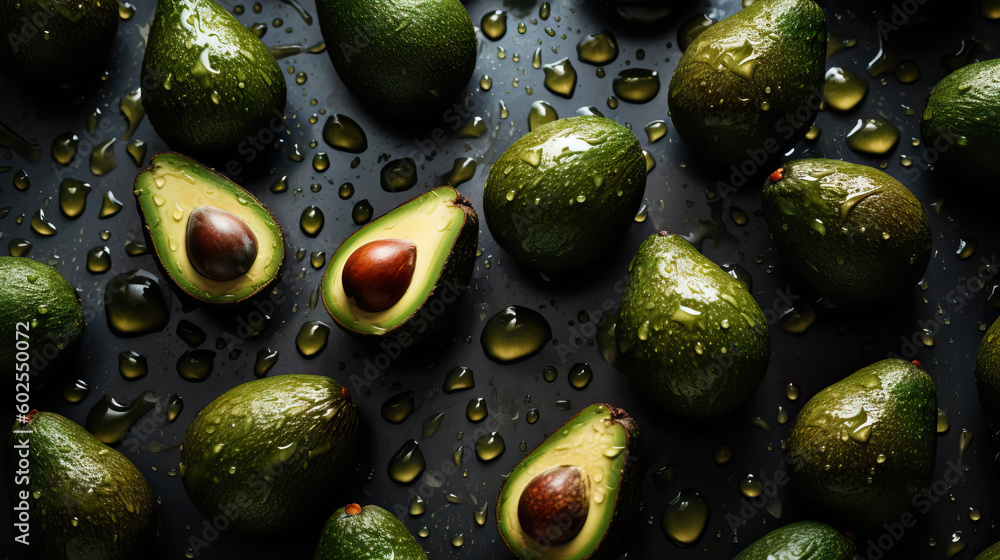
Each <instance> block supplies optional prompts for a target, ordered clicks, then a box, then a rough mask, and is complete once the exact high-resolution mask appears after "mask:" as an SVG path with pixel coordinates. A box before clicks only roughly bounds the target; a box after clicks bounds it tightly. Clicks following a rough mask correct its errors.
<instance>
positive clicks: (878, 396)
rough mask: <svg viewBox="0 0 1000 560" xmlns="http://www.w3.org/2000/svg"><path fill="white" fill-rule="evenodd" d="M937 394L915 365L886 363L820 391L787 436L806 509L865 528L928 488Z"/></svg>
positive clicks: (796, 485)
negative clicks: (807, 506)
mask: <svg viewBox="0 0 1000 560" xmlns="http://www.w3.org/2000/svg"><path fill="white" fill-rule="evenodd" d="M936 432H937V389H936V387H935V384H934V380H933V379H931V376H930V375H928V374H927V373H926V372H925V371H924V370H922V369H921V368H920V366H919V365H917V364H916V363H911V362H907V361H904V360H897V359H886V360H882V361H880V362H876V363H874V364H872V365H870V366H868V367H865V368H862V369H860V370H858V371H856V372H854V373H853V374H851V375H849V376H847V377H846V378H844V379H842V380H841V381H838V382H836V383H834V384H832V385H830V386H829V387H827V388H825V389H823V390H822V391H820V392H819V393H816V395H814V396H813V397H812V398H811V399H809V401H808V402H807V403H806V404H805V406H803V407H802V410H801V411H799V414H798V416H797V417H796V418H795V425H794V426H793V427H792V431H791V434H790V436H789V438H788V459H787V461H788V463H789V465H791V467H792V483H793V488H794V490H795V491H796V494H798V495H799V496H800V497H801V498H802V500H803V502H804V503H807V504H809V506H810V507H812V508H814V509H816V510H817V511H819V512H822V513H824V514H827V515H831V516H834V517H836V518H838V519H841V520H842V521H843V522H844V523H845V524H849V525H850V526H851V527H853V528H855V529H856V530H867V529H872V528H875V527H879V526H880V525H881V524H883V523H885V522H886V521H889V520H891V519H895V518H896V517H897V516H899V515H900V514H901V513H903V512H904V511H906V510H907V509H908V508H910V507H911V506H912V499H913V496H914V495H915V494H916V493H917V492H919V491H921V490H922V489H924V488H927V487H928V486H929V485H930V483H931V479H932V477H933V475H934V460H935V456H936V454H937V437H936V436H937V434H936Z"/></svg>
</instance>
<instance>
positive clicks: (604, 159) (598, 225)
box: [483, 116, 646, 272]
mask: <svg viewBox="0 0 1000 560" xmlns="http://www.w3.org/2000/svg"><path fill="white" fill-rule="evenodd" d="M645 189H646V159H645V156H643V153H642V147H641V145H640V144H639V141H638V140H637V139H636V137H635V135H633V134H632V132H631V131H630V130H629V129H627V128H625V127H624V126H622V125H620V124H618V123H616V122H615V121H613V120H611V119H606V118H603V117H595V116H583V117H573V118H568V119H562V120H558V121H553V122H550V123H547V124H545V125H543V126H540V127H538V128H536V129H535V130H533V131H531V132H529V133H527V134H525V135H524V136H522V137H521V139H519V140H518V141H517V142H514V144H513V145H512V146H511V147H510V148H508V149H507V151H505V152H504V153H503V155H501V156H500V158H499V159H498V160H497V162H496V163H494V164H493V167H492V168H491V169H490V175H489V178H487V179H486V189H485V191H484V192H483V214H484V216H485V217H486V225H487V226H489V228H490V232H491V233H493V237H495V238H496V240H497V243H499V244H500V246H501V247H503V249H504V250H505V251H507V252H508V253H510V255H511V256H513V257H514V258H516V259H517V260H518V261H521V262H523V263H525V264H527V265H529V266H532V267H534V268H537V269H539V270H542V271H544V272H559V271H565V270H571V269H574V268H579V267H580V266H583V265H585V264H587V263H590V262H592V261H594V260H596V259H598V258H600V257H601V256H603V255H604V254H605V253H607V252H608V251H610V250H611V249H612V248H613V247H615V246H616V245H617V243H618V242H619V241H621V238H622V236H623V235H625V232H626V230H628V228H629V225H631V224H632V223H633V221H634V219H635V215H636V213H637V212H638V211H639V206H640V205H641V204H642V196H643V193H644V192H645Z"/></svg>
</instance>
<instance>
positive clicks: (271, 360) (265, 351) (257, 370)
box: [253, 348, 279, 379]
mask: <svg viewBox="0 0 1000 560" xmlns="http://www.w3.org/2000/svg"><path fill="white" fill-rule="evenodd" d="M278 355H279V354H278V351H277V350H271V349H270V348H261V349H260V350H258V351H257V358H256V360H254V363H253V374H254V376H255V377H257V378H258V379H260V378H263V377H264V376H266V375H267V372H269V371H271V368H273V367H274V364H276V363H278Z"/></svg>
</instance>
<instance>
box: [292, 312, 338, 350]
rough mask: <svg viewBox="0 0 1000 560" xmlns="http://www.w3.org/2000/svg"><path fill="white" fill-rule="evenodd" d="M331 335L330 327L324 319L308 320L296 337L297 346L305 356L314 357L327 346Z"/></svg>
mask: <svg viewBox="0 0 1000 560" xmlns="http://www.w3.org/2000/svg"><path fill="white" fill-rule="evenodd" d="M329 337H330V327H329V326H327V325H326V323H323V322H322V321H307V322H306V323H304V324H303V325H302V328H301V329H299V334H298V336H296V337H295V347H296V348H298V350H299V354H302V356H303V357H305V358H312V357H314V356H316V355H318V354H319V353H320V352H322V351H323V349H324V348H326V343H327V340H328V339H329Z"/></svg>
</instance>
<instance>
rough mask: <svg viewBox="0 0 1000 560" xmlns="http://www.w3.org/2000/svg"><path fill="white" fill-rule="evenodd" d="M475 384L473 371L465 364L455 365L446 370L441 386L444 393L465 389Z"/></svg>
mask: <svg viewBox="0 0 1000 560" xmlns="http://www.w3.org/2000/svg"><path fill="white" fill-rule="evenodd" d="M475 386H476V380H475V377H474V374H473V371H472V370H471V369H469V368H467V367H465V366H455V367H454V368H452V369H451V371H449V372H448V375H447V376H446V377H445V379H444V386H443V387H442V388H443V390H444V392H445V394H449V395H450V394H451V393H456V392H458V391H465V390H468V389H472V388H473V387H475Z"/></svg>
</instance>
